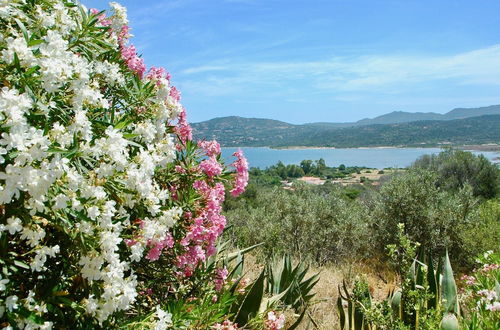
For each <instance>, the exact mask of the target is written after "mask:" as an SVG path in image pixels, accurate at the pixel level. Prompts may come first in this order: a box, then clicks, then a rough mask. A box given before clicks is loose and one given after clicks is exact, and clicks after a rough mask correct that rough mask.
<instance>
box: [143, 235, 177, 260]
mask: <svg viewBox="0 0 500 330" xmlns="http://www.w3.org/2000/svg"><path fill="white" fill-rule="evenodd" d="M173 246H174V239H173V237H172V235H171V234H170V233H167V235H166V236H165V238H164V239H163V240H162V241H160V242H157V243H155V245H154V247H153V248H152V249H151V250H149V252H148V254H147V255H146V259H148V260H150V261H156V260H158V259H159V258H160V255H161V252H162V251H163V249H164V248H165V247H168V248H172V247H173Z"/></svg>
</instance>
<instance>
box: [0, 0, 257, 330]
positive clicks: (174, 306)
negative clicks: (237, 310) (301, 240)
mask: <svg viewBox="0 0 500 330" xmlns="http://www.w3.org/2000/svg"><path fill="white" fill-rule="evenodd" d="M110 5H111V7H112V13H111V15H107V14H106V13H105V12H100V11H98V10H95V9H92V10H87V9H86V8H85V7H83V6H81V5H79V4H77V3H76V2H73V1H62V0H41V1H21V0H19V1H17V0H14V1H8V2H5V3H3V4H2V10H1V13H0V33H1V37H0V78H1V79H0V81H1V82H2V86H3V87H2V89H1V91H0V133H1V134H0V135H1V139H0V154H1V157H0V203H1V207H0V271H1V273H0V274H1V275H0V276H1V278H0V324H2V326H5V327H18V328H24V327H26V328H31V329H33V328H51V327H55V328H68V327H75V328H87V329H89V328H99V327H103V328H117V327H124V328H127V327H128V328H140V327H145V328H157V329H165V328H167V327H172V326H174V327H187V326H193V327H198V328H208V327H210V326H211V325H212V324H213V323H215V322H217V321H219V320H221V319H224V318H225V317H226V316H225V315H224V314H225V313H226V312H228V306H229V305H230V304H231V303H232V300H233V298H234V297H233V294H231V293H229V294H228V293H226V292H225V291H220V290H222V287H223V285H224V280H225V278H226V271H227V270H225V268H221V267H222V265H221V263H223V262H222V261H218V262H215V263H212V264H210V265H208V264H207V263H206V262H207V259H208V258H209V257H210V256H213V255H214V254H215V253H216V250H217V249H216V244H217V239H218V237H219V236H220V235H221V234H222V231H223V229H224V227H225V224H226V219H225V217H224V216H222V215H221V211H222V202H223V200H224V197H225V190H226V187H227V188H228V190H230V192H231V194H232V195H234V196H236V195H238V194H240V193H241V192H242V191H243V190H244V188H245V186H246V183H247V179H248V177H247V164H246V160H245V158H244V157H243V155H242V153H241V152H236V153H235V154H234V156H236V161H235V162H234V163H232V164H231V167H233V168H234V169H235V173H232V172H233V171H232V170H230V168H229V167H226V166H225V165H224V164H223V162H222V160H221V156H220V146H219V144H218V143H217V142H216V141H200V142H199V143H198V144H197V143H195V142H193V141H192V138H191V128H190V126H189V124H188V123H187V119H186V112H185V110H184V108H183V107H182V105H181V104H180V93H179V92H178V91H177V89H176V88H175V87H174V86H172V85H171V83H170V75H169V74H168V73H167V72H166V71H165V70H164V69H163V68H154V67H153V68H151V69H150V70H147V69H146V66H145V64H144V61H143V59H142V58H141V57H140V56H139V55H138V54H137V53H136V51H135V48H134V46H133V45H130V44H128V39H129V37H130V35H129V27H128V26H127V24H128V20H127V15H126V9H125V8H124V7H122V6H120V5H119V4H117V3H111V4H110ZM214 295H215V299H217V301H218V302H217V303H215V302H214V301H213V299H214ZM189 312H190V313H189Z"/></svg>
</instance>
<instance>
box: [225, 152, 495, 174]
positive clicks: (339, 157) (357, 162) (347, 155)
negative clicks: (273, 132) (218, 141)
mask: <svg viewBox="0 0 500 330" xmlns="http://www.w3.org/2000/svg"><path fill="white" fill-rule="evenodd" d="M237 149H238V148H222V156H223V157H224V159H225V161H226V164H229V163H231V162H233V161H234V157H232V156H231V155H232V153H233V152H235V151H236V150H237ZM240 149H241V150H243V153H244V154H245V156H246V157H247V159H248V162H249V166H250V167H259V168H261V169H264V168H266V167H268V166H271V165H274V164H276V163H277V162H278V161H282V162H283V163H284V164H285V165H288V164H299V163H300V162H301V161H302V160H304V159H311V160H318V159H320V158H323V159H324V160H325V162H326V165H327V166H335V167H336V166H339V165H340V164H344V165H346V166H366V167H371V168H379V169H382V168H386V167H395V168H404V167H407V166H409V165H411V163H413V162H414V161H415V160H416V159H417V158H418V157H420V156H422V155H425V154H436V153H439V152H440V151H441V149H439V148H366V149H320V148H318V149H271V148H250V147H243V148H240ZM473 153H474V154H484V156H485V157H486V158H488V159H490V160H492V161H496V162H498V159H497V160H495V158H498V157H500V153H498V152H486V151H473Z"/></svg>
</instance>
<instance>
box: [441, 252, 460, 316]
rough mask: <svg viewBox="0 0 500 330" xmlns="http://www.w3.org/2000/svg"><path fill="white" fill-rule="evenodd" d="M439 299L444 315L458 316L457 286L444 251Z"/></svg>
mask: <svg viewBox="0 0 500 330" xmlns="http://www.w3.org/2000/svg"><path fill="white" fill-rule="evenodd" d="M441 297H442V300H443V311H444V312H446V313H455V314H458V299H457V285H456V283H455V279H454V278H453V269H452V268H451V263H450V258H449V257H448V251H446V256H445V259H444V267H443V280H442V284H441Z"/></svg>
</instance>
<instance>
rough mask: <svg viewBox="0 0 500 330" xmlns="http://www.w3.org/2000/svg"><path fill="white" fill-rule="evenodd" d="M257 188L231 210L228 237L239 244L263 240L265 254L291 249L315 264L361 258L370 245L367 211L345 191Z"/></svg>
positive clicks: (332, 189)
mask: <svg viewBox="0 0 500 330" xmlns="http://www.w3.org/2000/svg"><path fill="white" fill-rule="evenodd" d="M294 187H295V191H288V190H284V189H282V188H274V189H261V190H260V191H259V193H258V195H257V201H256V202H255V203H254V204H253V206H249V205H248V204H245V207H240V208H236V209H233V210H229V211H228V212H227V213H226V216H227V217H228V219H229V224H231V225H232V226H231V228H230V230H229V233H230V235H231V236H232V239H233V240H234V241H235V242H236V244H238V245H241V246H246V245H252V244H257V243H261V242H263V243H264V245H263V249H264V253H265V255H266V256H268V257H271V256H272V255H273V254H278V255H279V254H293V255H295V256H300V257H302V258H306V260H307V259H310V260H312V261H315V262H317V263H319V264H324V263H326V262H338V261H341V260H343V259H354V258H361V257H362V256H364V255H365V254H366V253H367V251H369V250H370V249H369V247H368V245H367V242H368V237H369V236H370V232H369V227H368V222H367V216H366V214H367V212H366V210H364V209H363V208H362V206H361V205H359V204H358V203H356V202H352V201H351V200H350V199H348V198H346V197H345V196H344V194H343V191H342V190H341V189H339V188H336V187H331V188H330V189H329V190H328V192H326V191H324V189H318V190H317V191H318V192H315V191H316V188H315V187H309V186H306V185H299V184H296V185H294Z"/></svg>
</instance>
